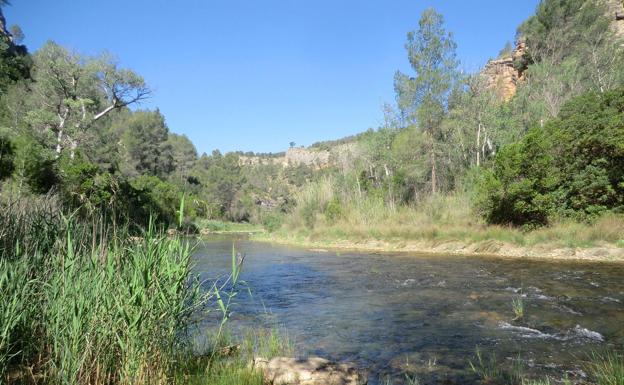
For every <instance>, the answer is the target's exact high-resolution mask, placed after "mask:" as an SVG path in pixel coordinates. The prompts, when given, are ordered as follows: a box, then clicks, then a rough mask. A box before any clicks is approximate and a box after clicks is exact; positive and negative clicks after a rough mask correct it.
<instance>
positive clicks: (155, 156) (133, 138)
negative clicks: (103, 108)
mask: <svg viewBox="0 0 624 385" xmlns="http://www.w3.org/2000/svg"><path fill="white" fill-rule="evenodd" d="M111 131H112V132H113V133H114V135H115V137H117V138H118V140H117V144H118V146H119V148H118V151H119V153H120V165H119V168H120V170H121V171H122V172H123V173H124V174H125V175H127V176H130V177H135V176H138V175H146V174H149V175H153V176H158V177H161V178H164V177H166V176H167V175H168V174H169V173H171V172H172V171H173V168H174V163H173V157H172V151H171V144H170V143H169V142H168V138H169V129H168V128H167V125H166V124H165V118H164V116H163V115H162V114H161V113H160V111H158V110H156V111H136V112H132V113H130V112H128V113H126V114H124V115H123V117H122V119H120V121H117V122H115V124H114V126H113V128H112V129H111Z"/></svg>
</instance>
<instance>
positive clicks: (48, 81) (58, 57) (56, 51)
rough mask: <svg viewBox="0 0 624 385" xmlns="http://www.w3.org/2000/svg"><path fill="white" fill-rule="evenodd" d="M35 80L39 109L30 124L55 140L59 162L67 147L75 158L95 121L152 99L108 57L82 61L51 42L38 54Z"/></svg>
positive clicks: (138, 81) (136, 77) (135, 77)
mask: <svg viewBox="0 0 624 385" xmlns="http://www.w3.org/2000/svg"><path fill="white" fill-rule="evenodd" d="M33 80H34V84H33V91H34V92H33V96H34V98H35V103H34V104H35V105H36V108H35V109H34V110H33V111H30V113H29V121H30V123H31V124H32V125H33V126H34V127H36V128H38V129H39V130H41V131H44V132H50V133H52V134H53V135H54V136H55V138H56V140H55V142H56V145H55V151H56V154H57V157H58V156H60V154H61V152H62V151H63V150H64V149H65V148H67V147H69V149H70V157H72V158H73V156H74V153H75V150H76V149H77V147H78V146H79V143H80V142H81V141H83V140H84V138H85V136H86V135H87V134H88V129H89V128H90V127H92V126H93V124H94V123H95V122H96V121H98V120H100V119H101V118H103V117H104V116H106V115H107V114H108V113H110V112H111V111H113V110H116V109H120V108H123V107H126V106H129V105H132V104H135V103H138V102H140V101H141V100H143V99H145V98H147V97H148V96H149V95H150V90H149V88H147V86H146V85H145V82H144V80H143V79H142V78H141V77H140V76H139V75H137V74H135V73H134V72H132V71H130V70H126V69H119V68H118V67H117V64H116V63H115V62H114V61H113V60H112V59H111V58H110V57H109V56H106V55H103V56H100V57H95V58H83V57H81V56H79V55H78V54H75V53H71V52H69V51H67V50H66V49H65V48H63V47H61V46H59V45H58V44H56V43H53V42H48V43H46V44H45V45H44V46H43V47H42V48H41V49H40V50H39V51H38V52H37V53H36V54H35V55H34V68H33Z"/></svg>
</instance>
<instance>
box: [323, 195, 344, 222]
mask: <svg viewBox="0 0 624 385" xmlns="http://www.w3.org/2000/svg"><path fill="white" fill-rule="evenodd" d="M341 217H342V205H341V204H340V200H339V199H338V197H333V198H332V199H331V200H330V201H329V203H328V204H327V206H326V207H325V219H326V220H327V222H328V223H335V222H336V221H338V220H339V219H340V218H341Z"/></svg>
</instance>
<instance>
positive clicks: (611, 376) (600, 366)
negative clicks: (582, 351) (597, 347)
mask: <svg viewBox="0 0 624 385" xmlns="http://www.w3.org/2000/svg"><path fill="white" fill-rule="evenodd" d="M587 368H588V369H589V373H590V375H591V377H592V378H593V379H594V380H595V381H596V383H597V384H598V385H622V384H624V355H623V354H622V353H621V352H620V353H618V352H606V353H593V354H592V356H591V357H590V360H589V362H588V364H587Z"/></svg>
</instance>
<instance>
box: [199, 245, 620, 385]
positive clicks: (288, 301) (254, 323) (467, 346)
mask: <svg viewBox="0 0 624 385" xmlns="http://www.w3.org/2000/svg"><path fill="white" fill-rule="evenodd" d="M233 241H235V242H236V249H237V251H238V252H240V253H242V254H244V255H245V263H244V267H243V273H242V279H243V280H245V281H246V282H247V283H248V285H249V286H250V287H251V290H252V295H251V296H250V295H249V294H247V293H245V292H241V293H240V294H239V296H238V297H237V299H236V304H235V305H234V307H233V310H234V312H233V316H232V325H236V326H237V327H241V328H249V327H251V328H273V327H275V326H279V327H280V328H282V330H285V331H286V332H287V334H288V336H289V338H290V339H291V340H293V341H294V343H295V346H296V348H297V354H299V355H301V356H305V355H319V356H323V357H326V358H330V359H332V360H337V361H348V362H352V363H355V364H356V365H357V366H358V367H360V368H362V369H364V370H366V371H368V373H369V383H370V384H377V383H380V382H381V379H385V378H388V377H389V378H393V379H395V380H394V381H395V383H401V381H402V379H403V378H404V376H405V373H410V374H416V375H417V376H418V378H419V379H420V381H421V383H442V382H444V383H473V382H474V381H475V379H476V376H475V375H474V374H473V373H472V372H471V371H470V366H469V360H471V359H472V360H474V355H475V348H476V347H477V346H479V348H480V350H481V351H482V352H483V353H484V355H486V356H488V355H489V354H491V353H495V355H496V357H497V362H499V365H500V366H501V367H507V366H511V364H512V363H513V362H521V363H522V366H523V367H524V370H525V372H527V373H529V374H531V375H533V376H542V375H550V376H553V377H555V378H562V377H563V376H568V377H569V378H571V379H573V380H578V381H582V380H583V376H584V373H583V362H582V361H583V360H584V359H586V358H587V354H588V353H589V352H591V351H600V350H602V349H607V348H609V349H619V350H621V349H622V348H623V347H624V279H623V278H624V265H622V264H609V263H591V264H586V263H578V262H561V261H558V262H554V263H553V262H548V261H530V260H522V259H515V260H511V259H497V258H481V257H457V256H445V255H440V256H431V255H380V254H366V253H359V252H358V253H356V252H341V253H336V252H314V251H308V250H303V249H297V248H289V247H282V246H275V245H269V244H265V243H257V242H251V241H247V240H245V239H237V240H234V238H232V237H214V238H210V239H205V240H204V241H203V242H202V244H200V245H199V247H198V248H197V251H196V263H197V266H196V269H197V271H198V272H199V273H200V274H201V275H202V276H203V278H205V279H211V278H214V277H217V276H219V275H220V274H225V273H227V272H228V271H229V268H230V264H231V251H232V242H233ZM519 296H521V297H522V299H523V303H524V308H525V320H524V321H522V322H517V321H513V319H514V312H513V309H512V299H513V298H517V297H519ZM207 327H208V326H207Z"/></svg>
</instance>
